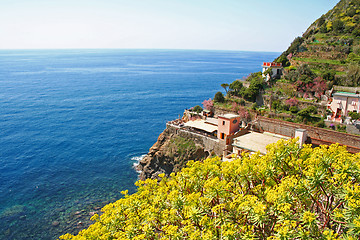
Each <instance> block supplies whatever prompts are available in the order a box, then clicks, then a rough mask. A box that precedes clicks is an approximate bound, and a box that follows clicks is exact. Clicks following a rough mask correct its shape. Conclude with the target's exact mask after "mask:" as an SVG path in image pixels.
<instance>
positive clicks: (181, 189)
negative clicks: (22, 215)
mask: <svg viewBox="0 0 360 240" xmlns="http://www.w3.org/2000/svg"><path fill="white" fill-rule="evenodd" d="M161 177H162V180H161V181H160V182H159V183H158V182H157V180H152V179H147V180H146V181H138V182H137V183H136V185H137V186H138V191H137V192H136V193H135V194H132V195H128V194H127V192H124V194H125V197H124V198H123V199H120V200H118V201H117V202H115V203H111V204H108V205H106V206H105V207H104V208H103V209H102V211H103V212H104V214H102V215H101V216H98V215H94V216H93V217H92V220H94V221H95V223H94V224H93V225H91V226H90V227H89V228H88V229H85V230H83V231H81V232H80V233H79V235H77V236H72V235H70V234H66V235H63V236H61V237H60V238H61V239H359V237H360V185H359V183H360V182H359V181H360V155H359V154H357V155H354V154H350V153H348V152H347V151H346V149H345V148H344V147H342V146H339V145H332V146H330V147H327V146H321V147H319V148H311V147H310V146H308V145H306V146H305V147H304V148H302V149H301V148H299V146H298V144H297V142H296V140H294V139H293V140H289V141H282V140H281V141H279V142H278V143H276V144H273V145H269V146H268V154H267V155H265V156H260V155H259V154H254V155H252V156H250V155H248V154H245V155H243V156H242V158H238V159H234V160H233V161H231V162H222V161H221V160H220V159H219V158H217V157H215V158H209V159H207V160H205V161H204V162H194V161H190V162H189V163H188V166H187V167H186V168H184V169H182V170H181V171H180V172H178V173H172V174H171V176H170V177H169V178H166V177H164V175H162V176H161Z"/></svg>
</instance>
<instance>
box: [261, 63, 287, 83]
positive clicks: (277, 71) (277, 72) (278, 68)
mask: <svg viewBox="0 0 360 240" xmlns="http://www.w3.org/2000/svg"><path fill="white" fill-rule="evenodd" d="M269 68H271V69H272V74H271V75H270V74H267V75H266V76H265V74H264V73H265V72H266V71H267V70H268V69H269ZM282 72H283V67H282V64H281V63H276V62H264V63H263V65H262V73H263V77H264V78H266V80H265V81H266V82H267V81H269V80H270V78H280V77H281V75H282Z"/></svg>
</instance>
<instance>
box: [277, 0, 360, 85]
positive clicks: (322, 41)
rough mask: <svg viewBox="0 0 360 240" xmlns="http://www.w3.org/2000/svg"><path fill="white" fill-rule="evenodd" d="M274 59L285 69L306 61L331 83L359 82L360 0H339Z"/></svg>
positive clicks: (295, 66)
mask: <svg viewBox="0 0 360 240" xmlns="http://www.w3.org/2000/svg"><path fill="white" fill-rule="evenodd" d="M276 61H277V62H282V63H283V65H284V66H286V67H288V69H287V70H288V71H291V70H295V69H296V68H297V67H299V66H301V65H303V64H307V65H309V67H310V69H311V70H312V71H313V72H314V73H315V74H316V75H317V76H320V77H323V78H324V79H325V80H328V81H333V83H334V84H337V85H344V86H357V85H359V77H360V76H359V75H360V69H359V64H360V0H341V1H340V2H339V3H338V4H337V5H336V6H335V7H334V8H333V9H332V10H330V11H329V12H327V13H326V14H324V15H322V16H321V17H320V18H319V19H317V20H316V21H315V22H314V23H313V24H312V25H311V26H310V27H309V28H308V29H307V30H306V32H305V33H304V34H303V36H302V37H298V38H296V39H295V40H294V41H293V43H292V44H291V45H290V47H289V48H288V49H287V50H286V51H285V52H283V53H282V55H281V56H280V57H279V58H278V59H276ZM290 65H291V66H292V67H290V68H289V66H290ZM354 72H355V73H354ZM354 75H355V76H354Z"/></svg>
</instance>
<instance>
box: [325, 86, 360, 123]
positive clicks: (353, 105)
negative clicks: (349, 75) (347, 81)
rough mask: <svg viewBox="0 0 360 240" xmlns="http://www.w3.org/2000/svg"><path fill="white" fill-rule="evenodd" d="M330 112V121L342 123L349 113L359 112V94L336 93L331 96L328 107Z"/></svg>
mask: <svg viewBox="0 0 360 240" xmlns="http://www.w3.org/2000/svg"><path fill="white" fill-rule="evenodd" d="M328 107H329V109H330V110H331V112H332V115H331V117H330V119H328V120H332V121H335V122H340V123H342V122H343V119H346V118H347V117H349V113H350V112H356V113H359V112H360V94H357V93H351V92H336V93H334V94H333V97H332V99H331V103H330V104H329V105H328Z"/></svg>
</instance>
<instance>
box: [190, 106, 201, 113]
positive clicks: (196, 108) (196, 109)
mask: <svg viewBox="0 0 360 240" xmlns="http://www.w3.org/2000/svg"><path fill="white" fill-rule="evenodd" d="M192 110H193V111H194V112H197V113H201V112H202V110H203V109H202V107H200V106H199V105H196V106H195V107H194V108H193V109H192Z"/></svg>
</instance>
